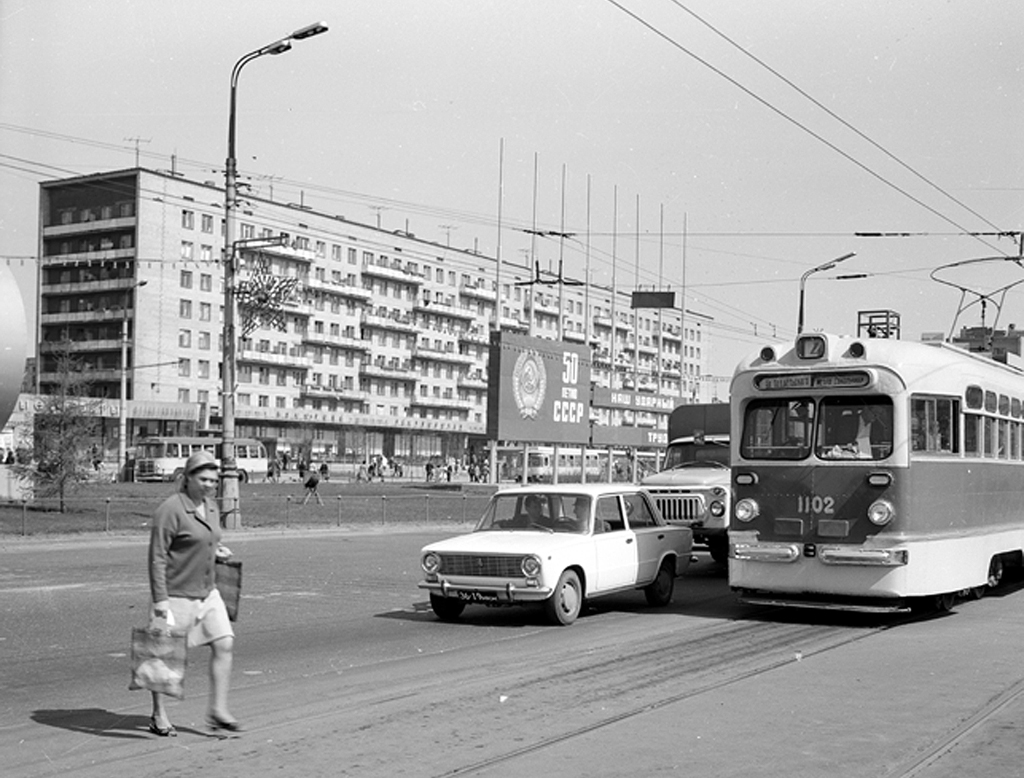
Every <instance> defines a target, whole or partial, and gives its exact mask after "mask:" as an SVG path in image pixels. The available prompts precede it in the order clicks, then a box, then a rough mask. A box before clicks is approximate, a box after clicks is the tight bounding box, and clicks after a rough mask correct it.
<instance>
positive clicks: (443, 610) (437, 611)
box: [430, 594, 466, 621]
mask: <svg viewBox="0 0 1024 778" xmlns="http://www.w3.org/2000/svg"><path fill="white" fill-rule="evenodd" d="M430 607H431V609H432V610H433V611H434V615H435V616H437V617H438V618H439V619H441V621H456V620H457V619H458V618H459V616H461V615H462V611H463V609H464V608H465V607H466V603H464V602H463V601H462V600H453V599H452V598H451V597H442V596H441V595H440V594H432V595H430Z"/></svg>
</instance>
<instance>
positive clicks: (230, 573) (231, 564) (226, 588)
mask: <svg viewBox="0 0 1024 778" xmlns="http://www.w3.org/2000/svg"><path fill="white" fill-rule="evenodd" d="M214 573H215V575H214V578H215V580H216V584H217V591H219V592H220V597H221V599H222V600H224V607H226V608H227V610H228V618H229V619H231V621H238V601H239V599H240V598H241V596H242V563H241V562H237V561H235V560H234V559H218V560H217V564H216V565H215V566H214Z"/></svg>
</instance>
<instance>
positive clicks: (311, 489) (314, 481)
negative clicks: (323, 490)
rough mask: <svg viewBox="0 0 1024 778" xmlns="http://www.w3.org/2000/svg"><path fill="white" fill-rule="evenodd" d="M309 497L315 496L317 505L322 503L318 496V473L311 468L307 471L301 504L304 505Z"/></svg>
mask: <svg viewBox="0 0 1024 778" xmlns="http://www.w3.org/2000/svg"><path fill="white" fill-rule="evenodd" d="M310 497H316V501H317V504H318V505H323V504H324V501H323V500H322V499H321V497H320V474H319V473H317V471H316V470H314V469H312V468H311V469H310V471H309V477H308V478H307V479H306V497H305V499H303V501H302V504H303V505H305V504H306V503H307V502H309V498H310Z"/></svg>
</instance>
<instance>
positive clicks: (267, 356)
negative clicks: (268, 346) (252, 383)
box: [235, 348, 313, 370]
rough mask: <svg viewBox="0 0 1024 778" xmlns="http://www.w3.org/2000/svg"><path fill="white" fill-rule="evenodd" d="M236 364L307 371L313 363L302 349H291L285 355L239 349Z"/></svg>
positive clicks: (274, 352) (236, 354)
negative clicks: (274, 366)
mask: <svg viewBox="0 0 1024 778" xmlns="http://www.w3.org/2000/svg"><path fill="white" fill-rule="evenodd" d="M235 359H236V361H238V362H247V363H254V364H261V365H276V366H278V367H288V368H296V369H303V370H305V369H308V368H310V367H312V366H313V361H312V360H311V359H310V358H309V357H307V356H306V355H305V352H304V350H303V349H300V348H292V349H289V350H288V352H287V353H280V352H276V351H258V350H256V349H239V350H238V351H237V352H236V353H235Z"/></svg>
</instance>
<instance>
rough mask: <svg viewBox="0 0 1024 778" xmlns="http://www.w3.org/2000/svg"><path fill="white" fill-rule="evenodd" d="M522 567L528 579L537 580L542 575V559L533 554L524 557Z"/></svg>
mask: <svg viewBox="0 0 1024 778" xmlns="http://www.w3.org/2000/svg"><path fill="white" fill-rule="evenodd" d="M520 567H521V568H522V570H523V575H525V576H526V577H527V578H536V577H537V576H539V575H540V557H536V556H534V555H533V554H530V555H529V556H524V557H523V561H522V564H521V565H520Z"/></svg>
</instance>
